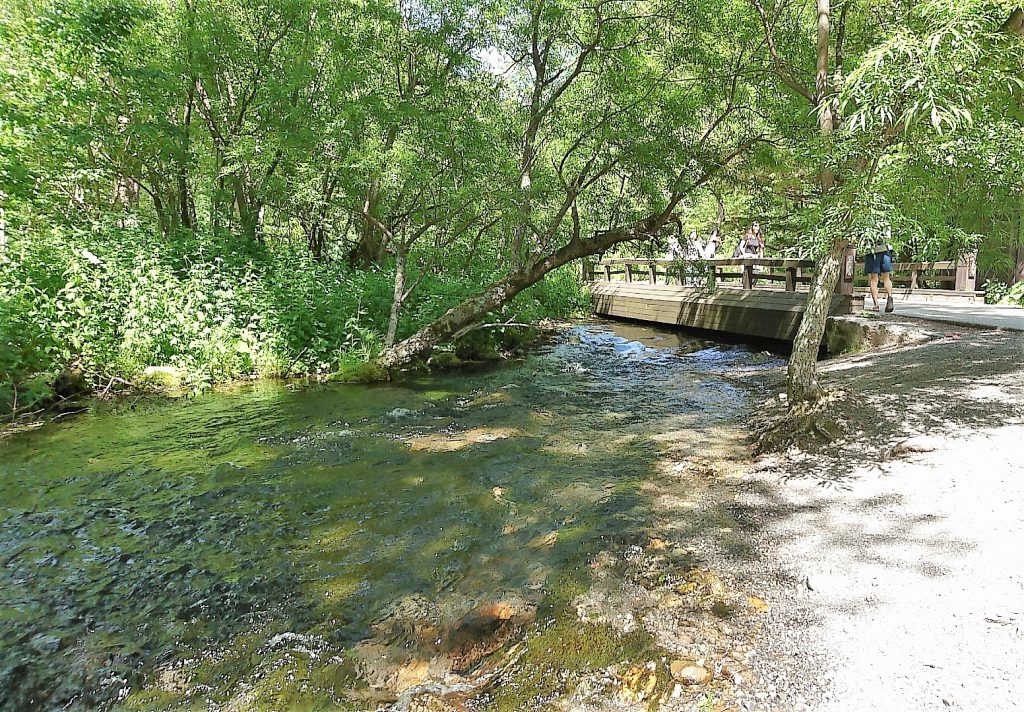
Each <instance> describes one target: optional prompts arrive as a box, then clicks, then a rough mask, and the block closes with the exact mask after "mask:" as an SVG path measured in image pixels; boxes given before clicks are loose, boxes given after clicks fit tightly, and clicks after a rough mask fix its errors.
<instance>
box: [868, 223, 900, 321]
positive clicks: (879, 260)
mask: <svg viewBox="0 0 1024 712" xmlns="http://www.w3.org/2000/svg"><path fill="white" fill-rule="evenodd" d="M885 237H886V239H885V240H881V241H878V242H876V243H875V244H872V245H870V246H869V247H868V251H867V252H866V253H865V255H864V274H866V275H867V276H868V290H869V291H870V292H871V301H872V302H873V303H874V305H875V311H877V312H878V313H882V307H881V305H880V304H879V303H878V278H879V275H881V278H882V286H883V287H884V288H885V312H886V314H888V313H890V312H892V311H893V309H894V308H895V307H894V305H893V302H892V245H891V244H890V243H889V238H891V237H892V230H891V228H886V234H885Z"/></svg>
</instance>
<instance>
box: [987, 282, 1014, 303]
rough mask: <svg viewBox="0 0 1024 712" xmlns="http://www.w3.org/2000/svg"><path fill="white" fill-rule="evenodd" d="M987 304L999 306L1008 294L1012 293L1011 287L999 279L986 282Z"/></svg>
mask: <svg viewBox="0 0 1024 712" xmlns="http://www.w3.org/2000/svg"><path fill="white" fill-rule="evenodd" d="M984 290H985V303H986V304H998V303H999V302H1001V301H1002V300H1003V298H1004V297H1006V294H1007V292H1009V291H1010V286H1009V285H1008V284H1006V283H1005V282H1000V281H999V280H998V279H990V280H988V281H987V282H985V286H984Z"/></svg>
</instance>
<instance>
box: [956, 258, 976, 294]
mask: <svg viewBox="0 0 1024 712" xmlns="http://www.w3.org/2000/svg"><path fill="white" fill-rule="evenodd" d="M977 264H978V253H977V252H969V253H967V254H966V255H961V256H960V261H959V262H957V265H956V281H955V282H954V283H953V289H955V290H956V291H958V292H973V291H974V290H975V289H976V288H977V282H978V270H977Z"/></svg>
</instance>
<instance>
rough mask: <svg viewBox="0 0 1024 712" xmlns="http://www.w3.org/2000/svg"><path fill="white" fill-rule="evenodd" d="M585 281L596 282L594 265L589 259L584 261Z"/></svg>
mask: <svg viewBox="0 0 1024 712" xmlns="http://www.w3.org/2000/svg"><path fill="white" fill-rule="evenodd" d="M583 281H584V282H593V281H594V263H593V262H591V261H590V260H587V259H585V260H583Z"/></svg>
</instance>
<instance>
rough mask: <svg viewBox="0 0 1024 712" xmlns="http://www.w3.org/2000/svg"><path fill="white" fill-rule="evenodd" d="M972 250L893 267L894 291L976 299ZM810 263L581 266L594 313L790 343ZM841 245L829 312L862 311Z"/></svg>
mask: <svg viewBox="0 0 1024 712" xmlns="http://www.w3.org/2000/svg"><path fill="white" fill-rule="evenodd" d="M975 264H976V262H975V255H966V256H965V257H963V258H961V259H960V260H959V261H956V262H904V263H896V264H894V265H893V278H892V279H893V285H894V287H895V290H894V293H895V295H896V296H897V297H900V298H908V297H912V298H914V299H919V298H921V296H924V297H926V298H930V299H943V300H958V301H964V300H968V301H975V300H981V298H982V296H983V295H982V294H981V293H980V292H978V291H977V290H976V289H975V282H976V276H975ZM814 267H815V263H814V261H813V260H799V259H752V258H741V259H711V260H697V261H679V260H669V259H607V260H602V261H600V262H597V263H592V262H591V263H588V264H587V265H586V266H585V278H586V279H587V281H588V282H589V285H590V292H591V304H592V307H593V311H594V313H595V314H598V315H601V316H611V317H622V318H628V319H637V320H640V321H649V322H655V323H659V324H673V325H676V326H686V327H692V328H697V329H708V330H711V331H722V332H728V333H732V334H740V335H743V336H753V337H759V338H769V339H778V340H782V341H792V340H793V338H794V337H795V336H796V332H797V329H798V328H799V326H800V320H801V319H802V318H803V312H804V308H805V306H806V302H807V290H808V285H809V284H810V282H811V279H812V274H813V271H814ZM859 271H860V268H859V263H858V260H857V256H856V254H855V253H854V251H853V250H852V249H851V250H847V252H846V254H845V255H844V258H843V264H842V274H841V275H840V279H839V283H838V285H837V287H836V293H835V294H834V295H833V297H832V305H831V310H830V312H829V313H830V315H841V314H852V313H857V312H860V311H862V310H863V308H864V299H865V297H864V293H865V292H866V291H867V288H866V287H865V286H861V285H858V282H859V281H860V282H864V283H865V284H866V282H867V279H866V277H863V275H859V274H858V273H859Z"/></svg>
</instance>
